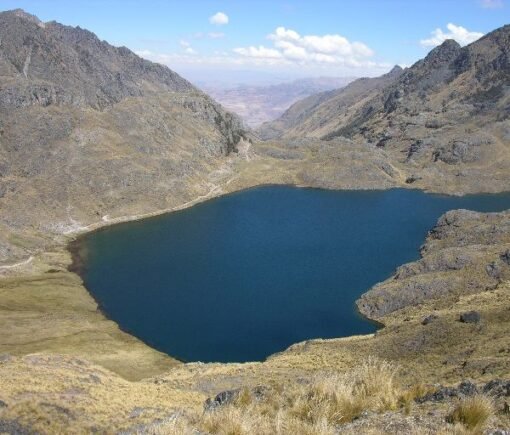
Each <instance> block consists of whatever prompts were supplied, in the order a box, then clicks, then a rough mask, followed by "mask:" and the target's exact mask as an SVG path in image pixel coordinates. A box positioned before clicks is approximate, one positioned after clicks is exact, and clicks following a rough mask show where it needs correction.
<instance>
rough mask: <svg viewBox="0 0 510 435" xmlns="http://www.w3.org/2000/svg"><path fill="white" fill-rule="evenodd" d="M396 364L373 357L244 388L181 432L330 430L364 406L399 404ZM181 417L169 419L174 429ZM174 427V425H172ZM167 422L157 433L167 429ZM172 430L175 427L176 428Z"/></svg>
mask: <svg viewBox="0 0 510 435" xmlns="http://www.w3.org/2000/svg"><path fill="white" fill-rule="evenodd" d="M396 373H397V369H396V367H395V366H394V365H392V364H390V363H388V362H385V361H381V360H377V359H374V358H369V359H368V360H367V361H366V362H365V363H363V364H361V365H360V366H359V367H357V368H356V369H354V370H352V371H350V372H346V373H320V374H317V375H315V376H314V377H313V378H312V379H311V380H310V382H308V383H304V384H286V385H284V386H281V385H280V386H277V387H275V388H273V389H270V390H268V391H267V392H266V393H265V394H264V395H263V396H262V397H255V396H254V395H253V394H252V393H251V392H250V390H248V389H243V390H241V392H240V393H239V395H238V397H237V398H236V400H235V401H234V402H233V403H231V404H229V405H224V406H221V407H220V408H218V409H216V410H213V411H208V412H205V413H203V414H200V415H199V414H196V415H194V416H192V417H190V418H188V419H187V423H186V424H187V426H186V425H184V426H182V425H183V424H184V423H183V422H180V423H179V424H180V425H181V426H179V430H181V433H186V432H187V431H192V428H194V429H197V430H200V431H205V432H207V433H210V434H217V435H247V434H254V433H256V434H261V435H266V434H267V435H270V434H282V435H283V434H291V433H293V434H305V435H306V434H310V435H312V434H314V435H330V434H333V433H336V432H337V427H338V426H339V425H342V424H345V423H349V422H351V421H352V420H354V419H355V418H357V417H359V416H360V415H361V414H362V413H363V412H366V411H373V412H384V411H388V410H394V409H397V408H398V407H399V404H400V403H401V397H402V394H403V391H402V390H401V388H400V387H399V385H398V382H396ZM176 424H177V423H176V422H172V423H171V424H169V426H170V429H171V428H172V427H173V426H175V425H176ZM170 429H169V430H170ZM165 431H166V426H162V427H160V428H159V429H158V430H157V431H156V432H155V433H156V434H160V433H167V432H165ZM170 433H171V432H170Z"/></svg>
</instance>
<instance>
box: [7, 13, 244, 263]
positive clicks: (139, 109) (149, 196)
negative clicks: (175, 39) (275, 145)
mask: <svg viewBox="0 0 510 435" xmlns="http://www.w3.org/2000/svg"><path fill="white" fill-rule="evenodd" d="M0 40H1V45H0V210H1V212H0V261H4V260H7V259H9V260H11V261H12V260H14V259H16V258H17V257H26V255H27V252H30V253H33V252H34V247H35V248H37V249H40V248H42V247H44V246H48V245H51V244H52V243H53V241H52V240H51V239H54V238H55V237H57V236H58V235H61V234H65V233H69V232H73V231H77V230H80V229H81V228H83V227H86V226H87V225H89V224H91V223H93V222H96V221H98V220H99V221H100V220H101V219H103V220H107V219H109V218H111V217H116V216H122V215H134V214H139V213H141V212H144V211H154V210H161V209H166V208H170V207H172V206H175V205H177V204H179V203H181V202H185V201H187V200H190V199H193V198H195V197H196V196H197V195H201V194H206V193H207V192H208V191H209V190H210V189H211V185H210V180H208V179H206V178H207V177H206V176H207V175H208V174H210V173H211V172H212V171H214V170H215V169H218V167H219V166H221V165H222V164H223V163H224V161H225V158H226V156H227V155H229V154H230V153H231V152H232V151H236V146H237V144H238V142H239V140H240V139H241V138H242V136H243V135H244V131H243V129H242V127H241V122H240V121H239V119H238V118H237V117H235V116H233V115H231V114H230V113H228V112H226V111H225V110H223V109H222V108H221V107H220V106H219V105H218V104H217V103H215V102H214V101H213V100H212V99H211V98H209V97H208V96H207V95H205V94H204V93H202V92H201V91H199V90H197V89H196V88H194V87H193V86H192V85H191V84H190V83H189V82H188V81H186V80H185V79H183V78H182V77H180V76H178V75H177V74H176V73H174V72H173V71H171V70H170V69H168V68H167V67H164V66H162V65H158V64H154V63H152V62H149V61H146V60H144V59H141V58H140V57H138V56H136V55H135V54H134V53H132V52H131V51H130V50H128V49H127V48H125V47H120V48H118V47H113V46H111V45H110V44H108V43H106V42H105V41H100V40H99V39H98V38H97V37H96V36H95V35H94V34H92V33H91V32H89V31H87V30H84V29H81V28H79V27H76V28H73V27H69V26H64V25H62V24H59V23H56V22H50V23H42V22H40V21H39V20H38V19H37V18H35V17H33V16H31V15H29V14H27V13H25V12H23V11H21V10H15V11H9V12H3V13H0ZM169 192H170V193H171V195H169ZM27 229H30V230H29V231H27Z"/></svg>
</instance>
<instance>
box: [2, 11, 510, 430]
mask: <svg viewBox="0 0 510 435" xmlns="http://www.w3.org/2000/svg"><path fill="white" fill-rule="evenodd" d="M509 37H510V27H508V26H506V27H503V28H501V29H498V30H496V31H494V32H492V33H491V34H488V35H487V36H485V37H484V38H482V39H480V40H479V41H477V42H475V43H473V44H471V45H469V46H467V47H465V48H460V47H459V46H458V45H457V44H456V43H454V42H452V41H446V42H445V43H444V44H443V45H441V46H440V47H437V48H436V49H434V50H433V51H432V52H431V53H430V54H429V55H428V56H427V57H426V58H425V59H424V60H422V61H419V62H417V63H416V64H415V65H413V66H412V67H410V68H408V69H406V70H403V71H402V70H400V69H398V68H397V69H394V70H393V71H391V72H390V73H389V74H387V75H386V76H383V77H380V78H376V79H360V80H357V81H354V82H353V83H351V84H350V85H348V86H347V87H345V88H344V89H341V90H337V91H331V92H326V93H321V94H318V95H315V96H312V97H309V98H307V99H305V100H303V101H301V102H298V103H296V104H295V105H294V106H293V107H291V108H290V109H289V111H288V112H287V113H286V114H284V115H283V117H282V118H281V119H280V120H278V121H275V122H274V123H271V125H265V126H264V127H263V128H262V129H261V130H260V131H258V132H257V134H259V136H263V137H264V138H265V139H266V140H265V141H259V140H257V138H256V136H255V134H253V133H251V132H246V131H245V130H244V129H243V127H242V124H241V122H240V120H239V119H238V118H237V117H236V116H234V115H231V114H230V113H228V112H226V111H225V110H224V109H223V108H222V107H221V106H219V105H218V104H217V103H215V102H214V101H213V100H212V99H211V98H210V97H208V96H207V95H205V94H204V93H203V92H201V91H199V90H197V89H195V88H194V87H193V86H192V85H191V84H190V83H189V82H187V81H186V80H184V79H183V78H181V77H179V76H178V75H177V74H175V73H174V72H172V71H171V70H169V69H168V68H166V67H163V66H160V65H156V64H153V63H151V62H148V61H145V60H143V59H141V58H139V57H137V56H136V55H135V54H133V53H132V52H130V51H129V50H128V49H126V48H117V47H113V46H111V45H109V44H108V43H106V42H104V41H100V40H99V39H98V38H97V37H96V36H95V35H93V34H92V33H90V32H88V31H86V30H83V29H80V28H71V27H67V26H64V25H61V24H58V23H54V22H51V23H42V22H40V21H39V20H38V19H37V18H36V17H33V16H31V15H29V14H27V13H25V12H23V11H20V10H16V11H9V12H3V13H0V41H1V42H0V330H1V331H2V334H1V339H0V379H1V383H0V432H2V433H3V432H7V433H64V432H75V433H80V432H87V433H89V432H100V433H113V432H121V433H155V434H156V433H208V432H209V433H254V432H255V431H258V432H259V433H323V434H325V433H328V434H329V433H395V432H399V431H400V432H401V433H415V434H422V433H423V434H424V433H427V434H429V433H445V434H446V433H456V434H468V433H470V434H474V433H494V434H496V433H499V434H501V433H504V432H501V431H503V430H508V427H510V421H509V417H508V403H507V402H508V400H509V399H508V397H509V396H510V390H509V388H508V386H507V385H508V380H509V379H510V347H509V341H508V330H509V328H510V282H509V280H510V260H509V256H510V253H509V250H510V214H509V213H508V212H502V213H495V214H483V213H473V212H467V211H462V210H460V211H459V210H457V211H451V212H448V213H447V214H445V215H444V216H443V217H441V218H440V219H439V221H438V223H437V225H436V226H435V227H434V228H432V229H431V231H430V233H429V235H428V237H427V239H426V240H425V243H424V245H423V248H422V258H421V259H420V260H418V261H416V262H414V263H411V264H406V265H403V266H401V267H400V268H398V270H397V271H395V274H394V276H393V277H391V278H390V279H388V280H387V281H385V282H383V283H380V284H378V285H376V286H375V287H374V288H372V289H370V290H369V291H368V292H367V293H366V294H365V295H363V296H362V297H361V298H360V300H359V301H358V307H359V309H360V311H361V312H362V313H364V314H365V315H367V316H369V317H371V318H373V319H376V320H377V321H378V322H380V324H381V325H384V327H383V328H382V329H380V330H378V332H377V333H376V334H372V335H366V336H358V337H349V338H344V339H333V340H321V339H317V340H309V341H307V342H304V343H297V344H295V345H293V346H291V347H290V348H289V349H287V350H286V351H284V352H281V353H279V354H277V355H273V356H271V357H270V358H268V360H267V361H265V362H258V363H246V364H201V363H190V364H183V363H180V362H178V361H176V360H174V359H172V358H171V357H169V356H167V355H164V354H162V353H160V352H157V351H155V350H154V349H151V348H150V347H149V346H147V345H145V344H144V343H142V342H140V341H139V340H137V339H135V338H134V337H132V336H130V335H129V334H127V333H125V332H123V331H121V330H120V329H119V328H118V326H117V325H116V324H115V323H113V322H111V321H109V320H108V319H106V318H105V317H104V316H103V314H102V313H101V312H100V310H99V309H98V307H97V304H96V303H95V302H94V300H93V299H92V298H91V296H90V295H89V294H88V292H87V290H86V289H85V287H84V286H83V283H82V281H81V279H80V277H79V276H78V275H76V274H75V273H73V272H70V271H69V270H68V268H69V266H70V264H71V256H70V253H69V252H68V251H67V249H66V246H67V244H68V243H69V242H70V241H72V240H74V239H75V238H76V237H77V236H78V235H79V234H82V233H84V232H87V231H90V230H92V229H95V228H99V227H101V226H105V225H111V224H114V223H116V222H121V221H125V220H130V219H140V218H142V217H145V216H152V215H155V214H158V213H164V212H170V211H173V210H177V209H181V208H184V207H188V206H192V205H193V204H195V203H196V202H199V201H202V200H205V199H208V198H212V197H214V196H217V195H220V194H223V193H227V192H232V191H237V190H240V189H243V188H248V187H252V186H256V185H260V184H267V183H279V184H295V185H300V186H313V187H321V188H330V189H331V188H335V189H385V188H392V187H406V188H420V189H424V190H428V191H434V192H442V193H452V194H464V193H468V192H501V191H508V190H509V187H510V163H509V162H510V155H509V150H508V147H509V146H510V136H509V134H510V126H509V115H510V111H509V83H510V79H509V71H510V64H509V47H510V42H509ZM368 260H369V261H377V259H375V258H373V259H368ZM374 358H375V359H377V360H378V361H380V360H384V361H386V362H387V363H374V362H373V361H374ZM367 361H368V363H367ZM370 361H372V362H370ZM359 367H369V370H368V371H366V372H365V373H362V374H360V373H359V371H358V372H357V371H356V370H358V369H357V368H359ZM374 370H375V372H374ZM397 372H398V375H397ZM374 373H375V374H374ZM382 374H384V379H386V381H387V384H384V385H386V386H387V387H388V388H386V387H385V388H384V389H383V390H384V391H382V390H381V388H379V389H378V390H377V389H376V390H372V389H371V388H374V387H373V382H372V381H370V379H372V380H373V379H377V380H379V379H383V377H382ZM321 379H322V380H324V379H326V380H327V382H329V384H328V385H330V386H329V387H327V386H324V385H322V384H321V385H322V386H321V385H318V384H317V382H318V380H321ZM335 379H336V380H335ZM349 379H350V380H349ZM353 379H354V380H355V382H354V381H352V380H353ZM340 380H341V382H340ZM468 381H469V383H470V384H471V386H470V384H469V383H466V382H468ZM371 382H372V383H371ZM460 382H462V384H460V385H459V383H460ZM376 384H377V382H376ZM331 385H333V386H336V387H335V388H337V387H338V388H343V389H345V388H347V387H349V388H351V390H349V393H348V394H347V395H346V396H345V397H346V398H347V399H345V400H347V402H348V404H346V403H347V402H346V403H344V402H342V405H341V406H342V407H343V408H342V407H340V408H339V409H342V412H344V411H345V410H346V409H347V408H349V409H350V411H349V412H350V414H349V415H350V416H351V417H350V418H349V419H346V418H345V419H343V417H342V418H339V417H338V415H337V414H338V413H336V414H335V412H332V413H331V414H329V415H328V416H327V418H326V417H324V416H323V417H324V418H322V417H321V418H322V419H319V420H317V421H315V420H313V419H311V417H310V416H313V415H316V414H314V413H315V412H317V406H315V405H317V403H319V408H320V409H323V408H321V407H324V406H326V407H327V406H329V405H328V404H331V403H333V402H335V403H340V402H338V400H340V399H339V398H338V397H339V396H338V395H337V393H338V391H337V390H334V391H331ZM488 385H489V386H490V387H488ZM301 387H302V388H301ZM328 388H329V389H328ZM245 390H246V391H248V393H246V394H245V393H243V395H239V397H240V398H242V401H241V400H240V401H235V403H233V402H232V401H231V402H232V403H230V404H229V403H226V404H222V403H220V405H219V408H220V410H217V411H215V410H214V409H213V410H212V411H211V410H210V409H209V408H210V404H211V402H217V400H216V399H215V397H217V394H218V393H221V392H226V393H224V394H223V395H220V399H218V400H219V401H220V402H222V400H223V399H221V397H235V395H236V394H238V393H239V391H245ZM232 391H234V392H235V391H237V392H238V393H232ZM268 391H272V393H270V394H269V393H267V392H268ZM360 391H365V392H366V391H368V392H372V393H373V394H372V395H371V394H368V393H367V394H365V393H363V394H365V395H364V396H363V394H362V393H360ZM477 394H483V395H484V396H483V397H488V396H487V395H489V396H490V398H491V404H490V406H489V405H487V406H489V408H490V413H489V414H488V415H489V416H488V418H487V419H486V420H484V421H483V427H482V426H476V427H474V426H473V427H471V426H469V425H468V424H467V423H466V420H465V419H463V418H462V414H461V413H460V411H458V407H459V406H460V405H459V404H464V402H463V401H464V400H465V399H466V400H467V398H469V397H471V396H475V395H477ZM360 395H361V396H363V397H362V399H363V400H362V401H361V402H356V400H360ZM342 397H343V396H342ZM476 397H478V396H476ZM208 398H210V399H211V400H210V401H209V402H206V400H207V399H208ZM376 398H377V401H375V399H376ZM316 399H317V402H314V400H316ZM342 400H344V399H342ZM241 402H243V403H244V405H243V404H242V403H241ZM205 403H207V404H209V405H206V412H204V404H205ZM289 403H293V404H294V405H292V406H289ZM466 403H469V402H466ZM248 404H249V405H248ZM224 405H225V406H224ZM314 406H315V408H314ZM339 406H340V405H339ZM307 407H308V408H307ZM324 409H326V408H324ZM328 409H329V408H328ZM262 415H264V416H271V415H273V417H274V419H273V417H271V418H269V417H267V418H266V419H262V417H261V416H262ZM321 415H322V414H321ZM455 415H457V417H455ZM459 415H460V417H459ZM215 416H216V417H215ZM335 416H336V417H335ZM215 418H216V419H220V422H221V424H220V423H218V422H217V421H216V420H215ZM264 418H265V417H264ZM282 421H283V422H284V423H282ZM225 422H230V423H231V424H232V425H233V426H230V428H232V427H233V428H234V429H235V428H236V427H237V428H238V429H236V430H237V432H233V430H234V429H231V430H230V429H228V427H226V426H225ZM240 422H242V425H241V426H239V424H240ZM230 423H229V424H230ZM235 424H238V425H237V426H236V425H235ZM273 424H275V425H276V426H274V425H273ZM222 425H223V426H222ZM296 425H298V426H296ZM239 427H240V429H239ZM254 428H255V429H254ZM263 428H269V429H267V431H266V429H263ZM275 428H277V429H275ZM296 428H297V429H296ZM303 428H306V430H307V431H308V432H304V429H303ZM505 428H506V429H505ZM197 430H201V431H202V432H197ZM263 430H264V431H266V432H264V431H263ZM497 430H500V432H496V431H497ZM278 431H279V432H278Z"/></svg>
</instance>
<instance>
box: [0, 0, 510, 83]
mask: <svg viewBox="0 0 510 435" xmlns="http://www.w3.org/2000/svg"><path fill="white" fill-rule="evenodd" d="M507 3H510V0H428V1H418V0H357V1H354V0H352V1H351V0H337V1H333V0H326V1H321V0H315V1H299V0H282V1H279V0H272V1H264V0H262V1H246V0H223V1H205V0H203V1H199V0H188V1H186V0H180V1H163V0H152V1H151V0H146V1H144V2H142V1H134V0H123V1H117V0H110V1H108V0H103V1H99V0H87V1H79V0H74V1H69V0H66V1H64V0H51V1H50V0H47V1H45V0H17V1H14V0H12V1H11V0H0V9H2V10H6V9H14V8H18V7H20V8H23V9H25V10H26V11H27V12H30V13H33V14H35V15H37V16H38V17H39V18H40V19H41V20H43V21H50V20H57V21H59V22H62V23H64V24H69V25H79V26H81V27H84V28H87V29H89V30H91V31H93V32H94V33H96V34H97V35H98V36H99V37H100V38H101V39H105V40H107V41H108V42H110V43H112V44H114V45H125V46H127V47H129V48H130V49H132V50H134V51H136V52H137V53H139V54H141V55H142V56H144V57H146V58H148V59H151V60H155V61H159V62H161V63H165V64H167V65H168V66H170V67H171V68H173V69H175V70H176V71H178V72H181V73H183V74H184V75H188V76H190V75H191V76H193V77H195V78H198V79H200V80H201V79H203V80H206V79H207V77H208V76H211V77H212V76H213V75H214V74H216V75H218V74H219V75H222V74H223V75H225V76H228V75H229V74H230V75H232V74H235V72H236V71H237V72H239V71H244V72H246V71H253V72H258V73H259V74H260V75H261V76H263V75H264V74H265V75H271V74H273V75H278V74H279V75H281V76H285V75H287V76H313V75H335V76H362V75H378V74H380V73H382V72H385V71H387V70H388V69H389V68H390V67H391V66H392V65H394V64H397V63H398V64H402V65H410V64H412V63H413V62H415V61H416V60H418V59H419V58H421V57H423V56H424V55H425V54H426V53H427V52H428V51H429V50H430V49H431V48H432V47H433V46H434V44H437V43H439V42H440V41H441V40H443V39H444V38H446V37H454V38H455V39H457V40H458V41H459V42H460V43H461V44H465V43H468V42H470V41H472V40H474V39H476V38H478V37H479V36H480V35H481V34H484V33H487V32H489V31H491V30H493V29H495V28H497V27H500V26H502V25H504V24H507V23H510V5H509V4H507ZM218 13H220V14H219V15H218ZM212 17H215V18H212ZM227 18H228V19H227ZM227 21H228V22H227ZM448 25H449V27H448ZM437 29H440V30H437ZM433 32H434V33H433Z"/></svg>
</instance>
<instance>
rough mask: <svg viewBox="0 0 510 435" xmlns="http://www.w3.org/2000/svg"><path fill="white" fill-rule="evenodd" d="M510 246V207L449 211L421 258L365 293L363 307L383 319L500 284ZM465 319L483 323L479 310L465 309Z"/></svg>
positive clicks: (508, 270) (509, 268) (508, 275)
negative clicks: (498, 210) (491, 210)
mask: <svg viewBox="0 0 510 435" xmlns="http://www.w3.org/2000/svg"><path fill="white" fill-rule="evenodd" d="M509 246H510V212H502V213H477V212H472V211H467V210H454V211H450V212H448V213H446V214H444V215H443V216H442V217H441V218H440V219H439V220H438V222H437V224H436V226H435V227H434V228H433V229H432V230H431V231H430V232H429V234H428V237H427V240H426V242H425V244H424V245H423V247H422V249H421V254H422V258H421V259H420V260H418V261H415V262H413V263H409V264H405V265H403V266H401V267H399V268H398V269H397V271H396V273H395V275H394V276H393V277H392V278H390V279H388V280H386V281H384V282H382V283H380V284H377V285H376V286H374V287H373V288H372V289H371V290H369V291H368V292H367V293H365V294H364V295H363V296H362V297H361V298H360V299H359V300H358V301H357V305H358V308H359V310H360V312H361V313H363V314H364V315H366V316H367V317H370V318H373V319H379V318H381V317H384V316H385V315H388V314H389V313H392V312H394V311H397V310H400V309H402V308H405V307H408V306H413V305H418V304H421V303H423V302H426V301H429V300H434V299H446V300H448V299H449V298H458V297H459V296H461V295H467V294H474V293H478V292H483V291H486V290H492V289H495V288H496V287H497V286H498V285H499V284H500V283H501V282H503V281H505V280H509V279H510V265H509V263H508V262H507V261H506V259H507V251H508V248H509ZM460 319H461V321H463V322H478V321H479V320H480V315H479V314H477V313H474V312H473V313H463V314H461V316H460ZM426 323H429V321H427V322H426ZM426 323H424V324H426Z"/></svg>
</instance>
